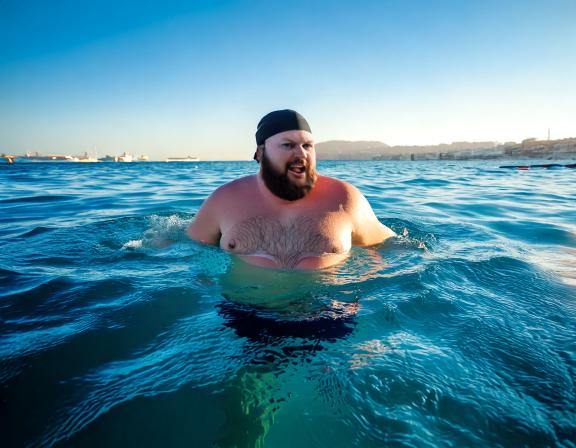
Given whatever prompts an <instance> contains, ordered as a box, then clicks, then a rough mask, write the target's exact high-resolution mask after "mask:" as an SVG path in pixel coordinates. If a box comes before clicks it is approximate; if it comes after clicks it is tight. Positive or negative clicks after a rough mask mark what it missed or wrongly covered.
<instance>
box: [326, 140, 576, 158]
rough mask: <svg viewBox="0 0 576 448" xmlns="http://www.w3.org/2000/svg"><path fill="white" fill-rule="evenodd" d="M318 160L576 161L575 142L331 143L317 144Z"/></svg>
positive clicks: (336, 141) (334, 141)
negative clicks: (536, 159)
mask: <svg viewBox="0 0 576 448" xmlns="http://www.w3.org/2000/svg"><path fill="white" fill-rule="evenodd" d="M316 154H317V158H318V159H319V160H469V159H505V158H546V159H560V158H566V157H576V138H567V139H562V140H536V139H532V138H531V139H526V140H524V141H522V143H515V142H507V143H504V144H497V143H495V142H490V141H487V142H453V143H443V144H440V145H427V146H389V145H387V144H386V143H382V142H375V141H345V140H331V141H327V142H321V143H317V144H316Z"/></svg>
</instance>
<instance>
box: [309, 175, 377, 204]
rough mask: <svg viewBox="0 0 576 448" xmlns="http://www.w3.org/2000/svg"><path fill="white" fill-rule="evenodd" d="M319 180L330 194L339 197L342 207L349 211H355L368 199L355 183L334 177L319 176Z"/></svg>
mask: <svg viewBox="0 0 576 448" xmlns="http://www.w3.org/2000/svg"><path fill="white" fill-rule="evenodd" d="M318 180H319V181H320V182H321V185H322V186H323V187H324V189H325V190H326V191H329V192H330V195H331V196H333V197H334V198H337V199H338V201H339V202H340V203H341V204H342V207H343V208H344V209H345V210H346V211H348V212H354V209H355V208H356V207H357V206H359V205H361V203H362V201H366V198H364V195H363V194H362V193H361V192H360V190H358V188H356V187H355V186H354V185H352V184H349V183H348V182H345V181H343V180H340V179H335V178H333V177H326V176H319V178H318Z"/></svg>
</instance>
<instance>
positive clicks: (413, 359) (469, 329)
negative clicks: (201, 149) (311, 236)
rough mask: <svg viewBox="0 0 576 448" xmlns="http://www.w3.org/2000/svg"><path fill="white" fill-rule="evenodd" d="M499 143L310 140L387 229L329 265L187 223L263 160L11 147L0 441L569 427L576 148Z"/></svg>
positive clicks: (559, 442)
mask: <svg viewBox="0 0 576 448" xmlns="http://www.w3.org/2000/svg"><path fill="white" fill-rule="evenodd" d="M523 163H526V162H523ZM499 164H500V163H499V162H498V161H483V162H448V161H444V162H376V161H375V162H343V161H342V162H321V163H320V164H319V170H320V172H321V173H322V174H325V175H329V176H334V177H338V178H340V179H343V180H346V181H348V182H350V183H352V184H354V185H355V186H357V187H358V188H359V189H360V190H361V191H362V192H363V193H364V195H365V196H366V197H367V198H368V199H369V201H370V203H371V204H372V207H373V209H374V210H375V212H376V215H377V216H378V218H379V219H380V220H381V221H382V222H383V223H384V224H386V225H388V226H389V227H391V228H392V229H393V230H394V231H396V233H397V234H398V237H397V238H394V239H393V240H390V241H388V242H386V243H384V244H381V245H377V246H374V247H370V248H354V249H353V250H352V252H351V254H350V257H349V258H348V259H347V260H346V261H345V262H344V263H342V264H341V265H338V266H335V267H333V268H330V269H326V270H321V271H316V272H288V271H278V270H267V269H262V268H256V267H252V266H249V265H245V264H244V263H242V262H241V261H239V260H237V259H234V258H232V257H231V256H229V255H228V254H226V253H223V252H222V251H220V250H219V249H218V248H214V247H207V246H203V245H200V244H197V243H194V242H192V241H189V240H188V239H187V237H186V235H185V229H186V227H187V225H188V224H189V223H190V222H191V220H192V219H193V217H194V215H195V213H196V212H197V211H198V209H199V207H200V205H201V204H202V201H203V200H204V199H205V198H206V197H207V195H209V194H210V192H212V191H213V190H214V189H215V188H216V187H218V186H219V185H221V184H223V183H225V182H227V181H230V180H232V179H235V178H237V177H239V176H242V175H247V174H251V173H254V172H255V170H256V169H257V166H256V164H255V163H253V162H252V163H248V162H245V163H244V162H228V163H225V162H219V163H216V162H214V163H209V162H205V163H182V164H162V163H138V164H136V163H133V164H120V163H117V164H17V163H16V164H14V165H10V166H8V165H4V166H0V445H1V446H2V447H12V446H14V447H16V446H52V445H57V446H82V447H101V446H139V447H143V446H144V447H145V446H176V447H180V446H186V447H212V446H213V447H218V446H219V447H232V446H237V447H293V446H298V447H382V446H391V447H396V446H398V447H400V446H406V447H408V446H414V447H449V446H456V447H460V446H466V447H476V446H478V447H485V446H489V447H497V446H502V447H520V446H534V447H542V446H564V447H574V446H576V389H575V378H576V193H575V192H576V188H575V185H576V170H573V169H572V170H571V169H556V170H543V169H540V170H538V169H534V170H528V171H516V170H506V169H500V168H499ZM246 200H250V198H246Z"/></svg>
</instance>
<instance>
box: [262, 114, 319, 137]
mask: <svg viewBox="0 0 576 448" xmlns="http://www.w3.org/2000/svg"><path fill="white" fill-rule="evenodd" d="M294 130H299V131H308V132H312V131H311V130H310V126H309V125H308V122H307V121H306V119H305V118H304V117H303V116H302V115H300V114H299V113H298V112H296V111H295V110H290V109H284V110H275V111H274V112H270V113H269V114H267V115H264V118H262V120H260V122H259V123H258V128H257V129H256V144H257V145H262V144H263V143H264V141H265V140H266V139H267V138H268V137H272V136H273V135H276V134H279V133H280V132H284V131H294Z"/></svg>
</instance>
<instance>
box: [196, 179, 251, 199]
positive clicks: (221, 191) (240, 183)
mask: <svg viewBox="0 0 576 448" xmlns="http://www.w3.org/2000/svg"><path fill="white" fill-rule="evenodd" d="M256 186H257V180H256V175H252V176H245V177H240V178H238V179H234V180H233V181H231V182H228V183H225V184H224V185H221V186H219V187H218V188H217V189H216V190H214V192H213V193H212V194H211V195H210V196H209V197H208V199H207V202H208V201H210V202H215V203H220V202H228V201H233V200H235V199H237V198H238V196H240V195H243V194H244V193H245V192H246V191H247V190H250V189H254V188H256Z"/></svg>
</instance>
